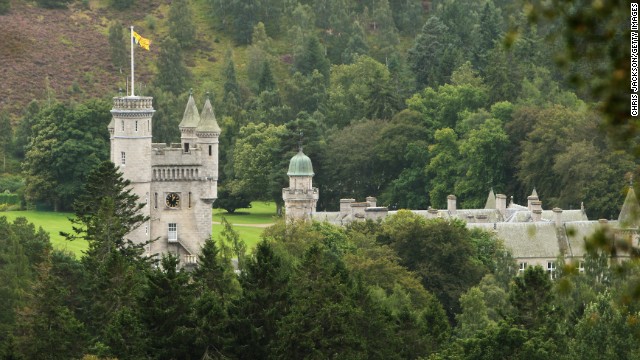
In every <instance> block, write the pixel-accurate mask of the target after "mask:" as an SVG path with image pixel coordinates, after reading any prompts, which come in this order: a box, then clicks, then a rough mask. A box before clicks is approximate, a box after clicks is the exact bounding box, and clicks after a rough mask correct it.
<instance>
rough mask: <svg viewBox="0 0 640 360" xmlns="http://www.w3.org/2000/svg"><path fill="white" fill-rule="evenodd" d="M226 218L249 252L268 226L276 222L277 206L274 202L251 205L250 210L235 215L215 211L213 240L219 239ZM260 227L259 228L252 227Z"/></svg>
mask: <svg viewBox="0 0 640 360" xmlns="http://www.w3.org/2000/svg"><path fill="white" fill-rule="evenodd" d="M222 217H224V218H225V219H226V220H227V221H228V222H229V223H230V224H232V225H233V228H234V229H235V230H236V231H237V232H238V234H239V235H240V238H241V239H242V240H243V241H244V242H245V244H246V245H247V250H251V249H253V247H254V246H255V245H256V244H257V243H258V242H259V241H260V235H262V231H263V230H264V228H265V227H266V226H268V225H269V224H272V223H274V222H276V220H277V218H276V205H275V204H274V203H272V202H258V201H255V202H253V203H251V208H249V209H238V210H237V211H236V212H235V213H233V214H229V213H227V212H226V211H225V210H214V213H213V238H214V239H217V238H218V236H220V232H221V231H222V229H223V226H222V225H221V224H220V222H221V221H222ZM252 225H258V226H252Z"/></svg>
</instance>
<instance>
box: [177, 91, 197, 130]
mask: <svg viewBox="0 0 640 360" xmlns="http://www.w3.org/2000/svg"><path fill="white" fill-rule="evenodd" d="M198 123H200V114H198V108H197V107H196V102H195V100H193V95H191V94H189V101H188V102H187V107H186V108H185V109H184V116H182V121H181V122H180V125H178V126H179V127H181V128H195V127H197V126H198Z"/></svg>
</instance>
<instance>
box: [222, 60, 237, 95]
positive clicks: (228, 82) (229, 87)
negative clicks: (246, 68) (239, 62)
mask: <svg viewBox="0 0 640 360" xmlns="http://www.w3.org/2000/svg"><path fill="white" fill-rule="evenodd" d="M224 57H225V62H226V64H227V65H226V66H225V69H224V73H223V76H224V80H225V81H224V85H223V89H224V90H223V91H224V94H223V96H222V101H223V102H224V103H226V104H228V103H234V104H239V103H240V100H241V99H240V86H239V85H238V79H237V78H236V65H235V64H234V62H233V53H232V51H231V49H228V50H227V52H226V54H225V56H224Z"/></svg>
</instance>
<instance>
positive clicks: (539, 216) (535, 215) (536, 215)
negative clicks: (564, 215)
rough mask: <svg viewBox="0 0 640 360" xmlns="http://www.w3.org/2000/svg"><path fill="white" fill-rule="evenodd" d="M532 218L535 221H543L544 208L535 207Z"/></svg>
mask: <svg viewBox="0 0 640 360" xmlns="http://www.w3.org/2000/svg"><path fill="white" fill-rule="evenodd" d="M531 219H532V220H533V222H539V221H542V210H541V209H535V210H533V211H531Z"/></svg>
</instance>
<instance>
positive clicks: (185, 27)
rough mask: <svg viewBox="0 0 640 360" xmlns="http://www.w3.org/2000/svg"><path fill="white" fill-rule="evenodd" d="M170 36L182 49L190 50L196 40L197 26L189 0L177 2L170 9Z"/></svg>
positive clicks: (176, 0) (177, 0)
mask: <svg viewBox="0 0 640 360" xmlns="http://www.w3.org/2000/svg"><path fill="white" fill-rule="evenodd" d="M169 36H170V37H172V38H174V39H176V40H177V41H178V44H180V46H181V47H182V48H189V47H191V46H192V45H193V43H194V42H195V40H196V25H195V23H194V22H193V12H192V11H191V5H190V4H189V1H188V0H175V1H172V2H171V7H169Z"/></svg>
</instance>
